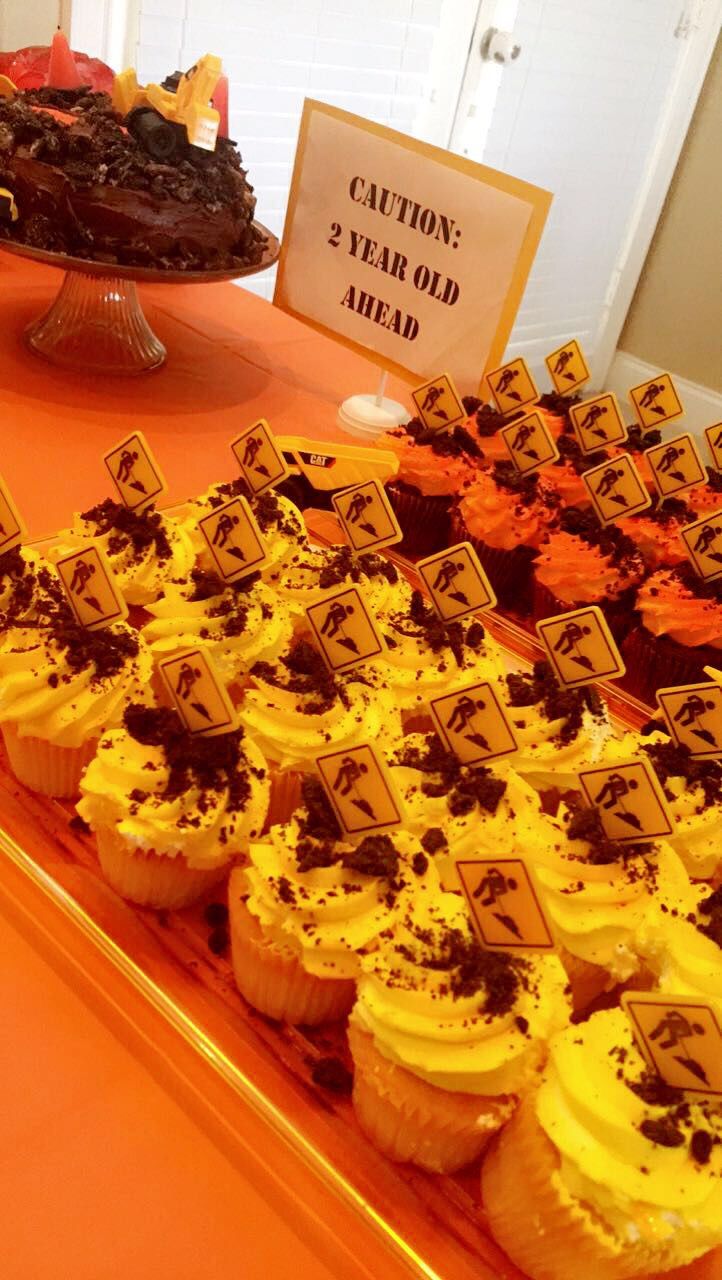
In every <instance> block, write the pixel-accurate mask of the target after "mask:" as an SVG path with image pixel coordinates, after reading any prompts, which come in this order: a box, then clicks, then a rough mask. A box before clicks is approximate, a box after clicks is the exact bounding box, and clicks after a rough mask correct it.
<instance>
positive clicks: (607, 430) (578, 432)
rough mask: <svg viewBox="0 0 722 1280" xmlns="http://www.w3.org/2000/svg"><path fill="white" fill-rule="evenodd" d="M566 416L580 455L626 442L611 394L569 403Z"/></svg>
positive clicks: (619, 412)
mask: <svg viewBox="0 0 722 1280" xmlns="http://www.w3.org/2000/svg"><path fill="white" fill-rule="evenodd" d="M569 417H570V419H571V424H572V429H573V431H574V434H575V436H576V438H577V441H578V443H579V448H580V449H581V451H582V453H596V451H597V449H607V448H609V447H610V446H611V445H616V444H623V443H624V441H625V440H626V439H627V435H628V431H627V427H626V425H625V422H624V419H623V417H622V414H621V411H620V408H619V405H618V404H617V397H616V396H615V394H614V392H613V391H605V392H604V394H603V395H601V396H593V397H592V399H591V400H582V401H581V402H580V403H579V404H571V405H570V406H569Z"/></svg>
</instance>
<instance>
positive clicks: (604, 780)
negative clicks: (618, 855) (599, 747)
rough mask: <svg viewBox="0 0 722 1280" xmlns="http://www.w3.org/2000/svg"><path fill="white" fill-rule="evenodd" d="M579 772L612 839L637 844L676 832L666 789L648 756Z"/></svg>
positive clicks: (586, 794) (581, 782)
mask: <svg viewBox="0 0 722 1280" xmlns="http://www.w3.org/2000/svg"><path fill="white" fill-rule="evenodd" d="M578 776H579V783H580V786H581V788H582V791H583V792H584V796H585V799H586V801H587V804H588V805H589V806H590V808H593V809H596V810H597V812H598V814H599V817H600V819H601V823H602V826H603V828H604V834H605V835H606V836H608V838H609V839H610V840H616V841H617V843H618V844H634V843H640V842H641V841H645V840H658V839H660V838H661V837H662V836H669V835H671V834H672V831H673V830H674V824H673V822H672V818H671V816H670V814H669V810H668V809H667V801H666V799H665V796H664V791H663V790H662V787H661V784H660V782H659V779H658V778H657V775H656V773H655V772H654V769H653V768H652V765H651V764H650V762H649V760H648V759H647V758H646V756H637V757H635V758H634V759H632V760H624V761H622V762H621V763H620V764H615V765H607V766H606V767H605V768H603V769H582V770H581V771H580V773H579V775H578Z"/></svg>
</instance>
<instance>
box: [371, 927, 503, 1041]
mask: <svg viewBox="0 0 722 1280" xmlns="http://www.w3.org/2000/svg"><path fill="white" fill-rule="evenodd" d="M407 924H408V925H409V926H410V930H411V932H412V933H413V934H415V936H416V939H417V944H418V945H417V946H415V947H412V946H411V945H410V944H408V943H398V944H397V945H396V947H395V950H396V951H397V952H398V954H399V955H400V956H402V957H403V958H404V959H405V960H407V961H408V962H409V963H410V964H412V965H414V966H418V967H419V968H422V969H431V970H433V971H434V972H436V973H444V974H447V975H448V982H446V983H444V984H443V986H442V988H441V994H442V995H445V994H450V995H451V996H452V997H453V999H455V1000H458V999H465V998H466V997H468V996H475V995H477V994H478V995H482V996H483V997H484V999H483V1002H482V1004H481V1007H480V1012H481V1013H483V1014H486V1015H488V1016H489V1017H499V1016H501V1015H503V1014H505V1013H509V1012H510V1010H511V1009H513V1007H514V1004H515V1003H516V999H517V996H518V994H519V990H520V987H521V985H522V980H523V979H522V975H523V974H524V971H525V969H526V968H527V965H526V963H525V961H523V960H520V959H519V958H518V957H513V956H509V955H505V954H504V953H503V952H500V951H486V950H484V948H483V947H481V946H480V945H479V943H478V942H477V941H476V938H473V937H471V936H469V935H468V934H465V933H462V931H461V929H453V928H445V929H443V930H442V931H441V932H440V933H438V934H437V933H433V934H432V933H431V932H430V931H428V930H426V929H424V928H422V927H420V926H418V925H414V924H413V923H412V922H411V921H407ZM397 985H398V983H397Z"/></svg>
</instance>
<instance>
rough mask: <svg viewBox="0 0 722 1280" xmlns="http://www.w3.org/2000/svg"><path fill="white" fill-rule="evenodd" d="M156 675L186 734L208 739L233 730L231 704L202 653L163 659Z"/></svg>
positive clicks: (233, 715) (207, 656) (191, 652)
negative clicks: (161, 681)
mask: <svg viewBox="0 0 722 1280" xmlns="http://www.w3.org/2000/svg"><path fill="white" fill-rule="evenodd" d="M158 671H159V673H160V676H161V679H162V680H163V683H164V685H165V687H166V689H167V690H168V694H169V696H170V699H171V701H172V703H173V705H174V707H175V709H176V711H177V712H178V715H179V716H180V718H181V720H182V721H183V724H184V725H185V727H186V729H187V730H188V732H189V733H192V734H198V735H199V736H200V735H203V736H204V737H212V736H213V735H214V734H217V733H228V732H229V730H230V729H235V728H236V727H237V722H236V713H235V710H234V707H233V703H232V702H231V700H230V698H229V696H228V693H227V691H226V687H225V685H224V684H223V681H222V680H221V678H220V676H219V675H218V673H217V671H216V669H215V667H214V665H213V662H212V660H211V658H210V656H209V654H208V653H206V652H205V651H204V650H203V649H185V650H184V651H183V652H182V653H176V654H174V655H173V657H171V658H163V660H162V661H161V662H159V663H158Z"/></svg>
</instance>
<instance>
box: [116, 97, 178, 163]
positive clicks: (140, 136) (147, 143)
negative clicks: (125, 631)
mask: <svg viewBox="0 0 722 1280" xmlns="http://www.w3.org/2000/svg"><path fill="white" fill-rule="evenodd" d="M125 123H126V125H127V128H128V131H129V132H130V133H132V135H133V137H134V138H135V139H137V141H138V142H139V143H140V145H141V147H142V148H143V150H144V151H147V152H148V155H149V156H150V157H151V158H152V159H153V160H157V161H158V163H159V164H163V163H165V162H167V161H168V160H174V159H175V158H176V156H177V155H178V152H179V146H178V143H179V137H178V129H177V127H176V126H175V125H174V124H172V123H171V121H170V120H164V119H163V116H162V115H161V114H160V112H158V111H155V110H154V109H153V107H134V109H133V110H132V111H129V112H128V117H127V119H126V122H125Z"/></svg>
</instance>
